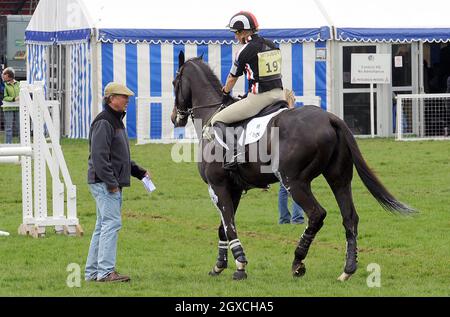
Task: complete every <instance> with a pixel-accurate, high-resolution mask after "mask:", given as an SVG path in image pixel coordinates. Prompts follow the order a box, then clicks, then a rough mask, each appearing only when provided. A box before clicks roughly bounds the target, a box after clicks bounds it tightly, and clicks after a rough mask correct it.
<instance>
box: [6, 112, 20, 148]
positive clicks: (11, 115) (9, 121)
mask: <svg viewBox="0 0 450 317" xmlns="http://www.w3.org/2000/svg"><path fill="white" fill-rule="evenodd" d="M3 116H4V118H5V143H6V144H11V143H12V141H13V133H14V130H17V129H18V127H19V125H20V122H19V120H20V119H19V111H3ZM19 131H20V130H19Z"/></svg>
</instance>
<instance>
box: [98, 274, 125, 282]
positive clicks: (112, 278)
mask: <svg viewBox="0 0 450 317" xmlns="http://www.w3.org/2000/svg"><path fill="white" fill-rule="evenodd" d="M130 280H131V279H130V277H129V276H126V275H121V274H119V273H117V272H116V271H114V272H111V273H110V274H109V275H108V276H106V277H104V278H102V279H100V280H98V281H99V282H129V281H130Z"/></svg>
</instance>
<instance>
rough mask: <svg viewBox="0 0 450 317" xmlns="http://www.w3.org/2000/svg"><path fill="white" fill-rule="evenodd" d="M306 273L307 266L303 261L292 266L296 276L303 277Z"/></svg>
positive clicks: (293, 273)
mask: <svg viewBox="0 0 450 317" xmlns="http://www.w3.org/2000/svg"><path fill="white" fill-rule="evenodd" d="M305 273H306V266H305V264H303V263H300V264H297V265H296V266H294V267H293V268H292V275H293V276H294V277H302V276H303V275H305Z"/></svg>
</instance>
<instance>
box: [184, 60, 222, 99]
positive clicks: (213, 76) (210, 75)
mask: <svg viewBox="0 0 450 317" xmlns="http://www.w3.org/2000/svg"><path fill="white" fill-rule="evenodd" d="M188 61H190V62H192V63H194V64H195V65H197V66H199V67H200V69H201V70H202V71H203V73H204V74H205V76H206V79H207V80H208V81H209V82H210V83H211V84H212V85H213V87H214V89H216V91H222V83H221V82H220V80H219V78H217V76H216V74H214V72H213V70H212V69H211V67H209V65H208V64H206V63H205V62H204V61H203V58H202V57H194V58H191V59H189V60H188Z"/></svg>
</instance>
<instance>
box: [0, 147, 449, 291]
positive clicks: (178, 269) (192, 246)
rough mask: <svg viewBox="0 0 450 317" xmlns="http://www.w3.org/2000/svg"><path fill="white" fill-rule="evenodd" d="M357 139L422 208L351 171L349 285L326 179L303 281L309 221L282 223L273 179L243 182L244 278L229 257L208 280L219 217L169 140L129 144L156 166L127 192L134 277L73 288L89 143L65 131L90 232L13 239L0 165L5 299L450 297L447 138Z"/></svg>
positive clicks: (15, 176)
mask: <svg viewBox="0 0 450 317" xmlns="http://www.w3.org/2000/svg"><path fill="white" fill-rule="evenodd" d="M358 143H359V145H360V147H361V150H362V152H363V154H364V156H365V158H366V160H367V161H368V163H369V165H370V166H371V167H372V168H373V170H375V172H376V173H377V174H378V176H379V177H380V179H381V180H382V182H383V183H384V184H385V185H386V187H387V188H388V189H389V190H390V191H391V192H392V193H393V194H394V195H395V196H396V197H397V198H398V199H399V200H401V201H403V202H405V203H407V204H409V205H411V206H413V207H415V208H416V209H418V210H419V211H420V213H419V214H418V215H416V216H414V217H401V216H395V215H391V214H389V213H387V212H385V211H384V210H383V209H382V208H381V207H380V206H379V205H378V204H377V202H376V201H375V199H374V198H373V197H372V196H371V195H370V194H369V192H368V191H367V190H366V189H365V187H363V185H362V183H361V181H360V180H359V178H358V176H356V175H355V178H354V181H353V194H354V199H355V205H356V208H357V210H358V212H359V216H360V226H359V233H360V235H359V270H358V271H357V273H356V274H355V275H354V276H353V277H352V279H351V280H350V281H348V282H347V283H341V282H338V281H337V280H336V279H337V277H338V276H339V275H340V274H341V273H342V269H343V264H344V256H345V234H344V228H343V226H342V224H341V223H342V218H341V216H340V212H339V210H338V208H337V204H336V202H335V200H334V198H333V195H332V193H331V190H330V189H329V187H328V186H327V184H326V182H325V181H324V179H323V178H322V177H320V178H318V179H317V180H316V181H315V182H314V186H313V189H314V192H315V194H316V196H317V198H318V200H319V201H320V202H321V204H322V205H323V206H324V208H325V209H326V210H327V211H328V216H327V218H326V220H325V225H324V227H323V228H322V230H321V231H320V233H319V234H318V236H317V238H316V240H315V241H314V243H313V245H312V246H311V249H310V253H309V255H308V257H307V259H306V267H307V273H306V276H305V277H304V278H302V279H295V280H294V279H293V278H292V277H291V272H290V266H291V263H292V260H293V252H294V249H295V246H296V243H297V241H298V239H299V237H300V235H301V233H302V232H303V230H304V225H278V224H277V218H278V211H277V194H278V184H275V185H273V186H272V188H271V189H270V191H268V192H262V191H261V190H253V191H250V192H249V193H248V194H247V195H246V196H245V197H244V198H243V200H242V203H241V206H240V208H239V212H238V215H237V228H238V232H239V233H240V239H241V241H242V243H243V245H244V248H245V251H246V254H247V257H248V260H249V266H248V274H249V278H248V280H246V281H242V282H235V281H233V280H232V279H231V275H232V273H233V271H234V264H233V263H232V261H230V264H232V266H231V269H228V270H227V271H225V272H224V274H223V275H222V276H220V277H218V278H211V277H209V276H208V272H209V270H210V269H211V268H212V266H213V264H214V263H215V258H216V255H217V241H218V238H217V227H218V224H219V216H218V214H217V211H216V210H215V208H214V207H213V205H212V203H211V201H210V198H209V195H208V191H207V187H206V185H205V184H204V183H203V182H202V181H201V180H200V178H199V176H198V172H197V167H196V165H195V164H194V163H182V164H175V163H173V162H172V160H171V157H170V150H171V146H170V145H145V146H133V145H132V147H131V148H132V157H133V158H134V159H135V160H136V161H137V162H138V163H140V165H142V166H144V167H146V168H149V169H150V170H151V171H152V174H153V177H154V182H155V184H156V186H157V191H156V192H155V193H153V194H151V195H149V194H147V193H146V192H145V191H144V188H143V186H142V185H141V183H140V182H139V181H138V180H133V182H132V187H131V188H129V189H127V190H125V194H124V206H123V228H122V230H121V232H120V236H119V247H118V263H117V269H118V270H119V272H122V273H126V274H130V275H131V277H132V282H131V283H129V284H114V285H107V284H99V283H86V282H84V281H82V283H81V287H80V288H69V287H68V286H67V285H66V279H67V276H68V274H69V273H68V272H67V271H66V268H67V266H68V265H69V264H70V263H77V264H79V265H80V266H81V268H82V270H83V269H84V263H85V260H86V256H87V252H88V247H89V242H90V236H91V234H92V230H93V227H94V223H95V204H94V200H93V199H92V197H91V196H90V194H89V192H88V187H87V185H86V169H87V156H88V153H87V142H85V141H69V140H64V141H63V150H64V154H65V157H66V160H67V162H68V165H69V169H70V172H71V176H72V179H73V181H74V183H75V184H76V185H77V186H78V214H79V218H80V222H81V224H82V226H83V228H84V230H85V236H84V237H82V238H74V237H65V236H57V235H55V234H54V233H53V232H52V230H50V229H48V234H47V236H46V237H45V238H43V239H40V240H35V239H32V238H30V237H22V236H19V235H18V234H17V228H18V226H19V225H20V223H21V172H20V166H11V165H0V203H1V209H0V230H4V231H9V232H11V236H10V237H5V238H0V296H170V297H173V296H183V297H184V296H201V297H203V296H225V297H226V296H258V297H278V296H295V297H297V296H298V297H305V296H449V295H450V234H449V233H450V163H449V161H450V143H448V142H417V143H406V142H405V143H398V142H395V141H393V140H387V139H375V140H358ZM49 206H51V203H50V202H49ZM230 255H231V254H230ZM371 263H377V264H379V265H380V267H381V287H380V288H369V287H368V286H367V283H366V280H367V278H368V276H369V274H370V273H369V272H368V271H367V269H366V268H367V266H368V265H369V264H371Z"/></svg>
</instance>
